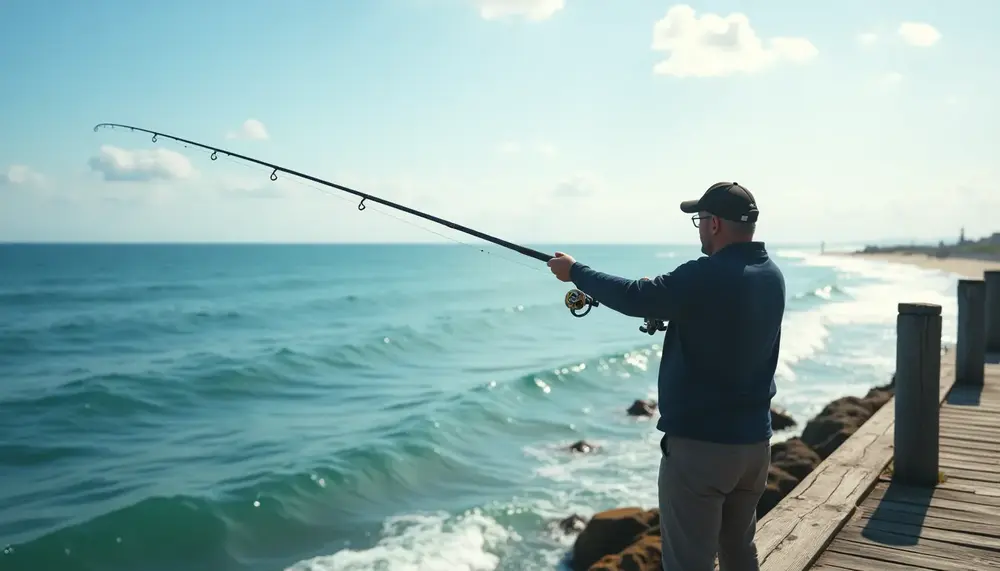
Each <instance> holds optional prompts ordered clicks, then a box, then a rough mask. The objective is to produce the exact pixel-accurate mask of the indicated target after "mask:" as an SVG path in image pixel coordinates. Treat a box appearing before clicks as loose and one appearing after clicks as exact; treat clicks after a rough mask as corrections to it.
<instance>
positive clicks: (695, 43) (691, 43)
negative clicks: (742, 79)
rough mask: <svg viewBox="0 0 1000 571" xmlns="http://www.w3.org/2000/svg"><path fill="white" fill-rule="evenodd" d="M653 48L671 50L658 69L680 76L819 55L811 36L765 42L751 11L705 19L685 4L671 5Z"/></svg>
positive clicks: (755, 68) (753, 69)
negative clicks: (757, 30) (754, 28)
mask: <svg viewBox="0 0 1000 571" xmlns="http://www.w3.org/2000/svg"><path fill="white" fill-rule="evenodd" d="M652 49H653V50H655V51H664V52H667V53H668V56H667V58H666V59H665V60H663V61H661V62H659V63H657V64H656V66H655V67H654V68H653V72H654V73H657V74H660V75H672V76H675V77H721V76H727V75H733V74H736V73H747V74H749V73H757V72H761V71H764V70H766V69H769V68H771V67H773V66H775V65H777V64H778V63H782V62H787V63H795V64H803V63H806V62H809V61H810V60H812V59H813V58H815V57H816V56H817V54H818V53H819V50H817V49H816V46H814V45H813V44H812V42H810V41H809V40H808V39H806V38H801V37H774V38H770V39H767V40H766V41H765V40H763V39H762V38H760V37H758V36H757V33H756V32H755V31H754V30H753V28H751V27H750V20H749V19H748V18H747V16H746V15H745V14H741V13H737V12H734V13H731V14H729V15H727V16H725V17H722V16H720V15H718V14H711V13H706V14H704V15H702V16H700V17H699V16H697V15H696V14H695V10H694V8H692V7H690V6H687V5H684V4H682V5H678V6H674V7H672V8H670V10H668V11H667V14H666V16H665V17H664V18H663V19H662V20H659V21H658V22H656V24H655V25H654V26H653V45H652Z"/></svg>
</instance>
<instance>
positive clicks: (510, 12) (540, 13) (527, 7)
mask: <svg viewBox="0 0 1000 571" xmlns="http://www.w3.org/2000/svg"><path fill="white" fill-rule="evenodd" d="M475 3H476V5H477V6H478V7H479V15H480V16H482V17H483V19H485V20H496V19H499V18H505V17H508V16H520V17H523V18H526V19H528V20H531V21H536V22H537V21H540V20H547V19H549V18H551V17H552V16H553V15H554V14H555V13H556V12H558V11H560V10H562V9H563V8H565V7H566V1H565V0H475Z"/></svg>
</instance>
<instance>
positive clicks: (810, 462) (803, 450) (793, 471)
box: [771, 438, 822, 480]
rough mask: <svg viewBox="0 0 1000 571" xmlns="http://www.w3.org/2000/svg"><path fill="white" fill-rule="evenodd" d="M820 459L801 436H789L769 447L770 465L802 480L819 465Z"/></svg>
mask: <svg viewBox="0 0 1000 571" xmlns="http://www.w3.org/2000/svg"><path fill="white" fill-rule="evenodd" d="M820 462H822V459H821V458H820V457H819V454H817V453H816V451H815V450H813V449H812V448H810V447H809V445H808V444H806V443H805V442H803V441H802V439H801V438H789V439H788V440H786V441H784V442H779V443H777V444H775V445H774V446H772V447H771V465H772V466H776V467H778V468H780V469H781V470H783V471H784V472H786V473H788V474H790V475H792V476H793V477H794V478H796V479H798V480H802V479H803V478H805V477H806V476H808V475H809V472H812V471H813V470H815V469H816V466H819V463H820Z"/></svg>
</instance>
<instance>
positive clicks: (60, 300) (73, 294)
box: [0, 282, 207, 309]
mask: <svg viewBox="0 0 1000 571" xmlns="http://www.w3.org/2000/svg"><path fill="white" fill-rule="evenodd" d="M206 291H207V289H206V286H205V285H204V284H199V283H186V282H184V283H146V284H129V285H114V286H110V287H104V286H98V287H87V286H74V287H60V288H40V289H31V290H24V291H18V290H15V291H0V306H4V305H10V306H14V307H19V308H24V309H28V308H31V307H37V306H44V307H45V308H52V307H53V306H63V305H83V304H101V303H115V304H120V303H133V304H134V303H146V302H148V301H150V299H154V298H155V299H163V298H165V297H170V296H173V295H175V294H192V295H194V294H199V293H201V294H204V293H206Z"/></svg>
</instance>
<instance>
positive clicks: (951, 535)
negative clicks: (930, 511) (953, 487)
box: [844, 519, 1000, 551]
mask: <svg viewBox="0 0 1000 571" xmlns="http://www.w3.org/2000/svg"><path fill="white" fill-rule="evenodd" d="M848 528H855V529H857V530H858V532H859V533H863V534H864V535H870V534H871V533H872V532H878V531H881V532H886V533H893V534H896V535H901V536H905V537H908V538H917V537H920V538H926V539H935V540H937V541H942V542H945V543H951V544H954V545H963V546H965V547H974V548H977V549H987V550H993V551H998V550H1000V538H998V537H990V536H985V535H975V534H972V533H961V532H957V531H948V530H946V529H935V528H933V527H927V526H920V525H913V524H908V523H899V522H894V521H885V520H881V519H862V520H861V521H860V522H858V523H855V522H848V523H847V525H845V526H844V529H845V530H846V529H848Z"/></svg>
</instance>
